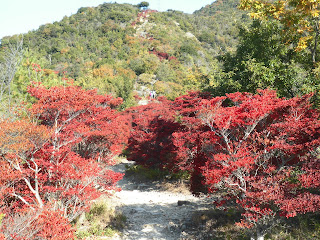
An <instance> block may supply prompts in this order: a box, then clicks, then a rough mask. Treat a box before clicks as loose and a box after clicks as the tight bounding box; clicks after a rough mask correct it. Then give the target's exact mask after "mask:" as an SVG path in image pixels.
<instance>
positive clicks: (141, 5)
mask: <svg viewBox="0 0 320 240" xmlns="http://www.w3.org/2000/svg"><path fill="white" fill-rule="evenodd" d="M138 7H139V8H143V9H146V8H148V7H149V3H148V2H141V3H139V4H138Z"/></svg>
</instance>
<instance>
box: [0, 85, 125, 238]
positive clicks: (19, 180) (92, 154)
mask: <svg viewBox="0 0 320 240" xmlns="http://www.w3.org/2000/svg"><path fill="white" fill-rule="evenodd" d="M29 92H30V94H31V95H32V96H34V97H36V98H37V99H38V101H37V102H36V103H34V104H33V105H32V107H31V109H30V117H31V119H34V120H35V121H34V123H33V122H30V121H28V120H19V121H9V120H3V121H1V122H0V166H1V167H0V183H1V186H0V197H1V198H0V213H4V214H6V215H5V219H4V221H6V220H7V219H9V218H10V216H14V217H17V216H19V215H21V214H22V215H23V212H27V210H30V209H32V210H34V211H35V212H39V211H40V212H42V209H44V208H45V206H50V209H48V212H46V213H45V216H44V215H41V214H40V215H39V216H37V217H36V219H33V218H34V216H33V215H32V214H31V215H30V214H24V217H27V216H29V217H30V219H27V220H26V221H33V220H34V221H42V220H41V219H44V220H43V221H44V223H45V222H46V221H48V222H47V223H49V222H50V221H58V222H59V221H60V220H61V221H62V222H61V224H64V220H63V219H65V218H66V219H68V221H72V220H73V219H75V218H76V217H77V216H79V214H81V213H82V212H83V211H85V210H86V209H87V208H88V207H89V205H90V202H91V201H92V200H94V199H96V198H98V197H99V196H100V195H101V192H100V191H98V190H97V187H98V186H99V187H100V189H101V188H103V189H104V190H117V188H116V187H115V185H116V183H117V181H119V180H120V179H121V178H122V174H121V173H115V172H113V171H110V170H108V169H107V168H106V163H107V164H109V163H111V160H112V157H113V156H114V155H115V154H118V153H119V152H120V151H121V150H122V148H123V147H124V145H125V144H126V142H127V138H128V134H129V125H128V119H127V117H126V116H125V115H123V114H120V113H118V112H117V110H115V109H114V108H115V107H116V106H117V105H118V104H119V103H120V102H121V100H119V99H113V98H112V97H111V96H108V95H98V94H97V93H96V91H93V90H89V91H86V90H83V89H81V88H79V87H75V86H68V87H52V88H50V89H46V88H44V87H42V86H41V85H37V86H31V87H30V88H29ZM48 203H50V204H49V205H48ZM58 210H61V213H63V217H60V215H61V214H60V212H59V213H58V212H57V211H58ZM22 215H21V216H22ZM21 216H20V217H19V218H18V219H20V218H21ZM41 216H42V217H41ZM45 217H47V218H45ZM49 217H50V218H51V217H52V219H51V220H49ZM47 223H46V224H47ZM39 224H40V223H37V225H39ZM40 225H41V224H40ZM44 226H45V227H44V229H43V230H41V231H42V233H41V234H43V235H44V236H47V237H48V239H57V238H56V237H54V235H53V229H50V228H48V224H47V225H44ZM63 229H64V228H63V227H61V229H60V230H61V231H65V230H63ZM66 229H67V228H66ZM66 231H67V230H66ZM39 234H40V233H39ZM49 235H50V236H51V237H50V236H49ZM61 239H62V238H61ZM63 239H68V237H66V238H63Z"/></svg>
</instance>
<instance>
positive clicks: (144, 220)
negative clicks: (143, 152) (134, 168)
mask: <svg viewBox="0 0 320 240" xmlns="http://www.w3.org/2000/svg"><path fill="white" fill-rule="evenodd" d="M127 164H128V165H130V164H133V163H132V162H129V161H126V160H124V161H123V162H122V163H120V164H118V165H116V166H113V170H114V171H117V172H123V173H125V170H126V167H125V165H127ZM118 186H119V187H121V188H122V191H121V192H118V193H116V194H115V196H114V199H113V202H114V204H115V206H116V209H117V210H119V211H121V212H122V213H123V214H124V215H125V216H126V217H127V223H126V225H127V227H126V228H125V229H124V230H123V234H122V236H121V237H120V239H122V240H124V239H126V240H127V239H129V240H152V239H155V240H162V239H165V240H177V239H184V235H185V234H186V233H185V232H184V230H185V229H186V228H187V227H188V221H190V218H191V215H192V213H193V211H195V210H201V209H203V207H205V205H204V203H203V199H199V198H196V197H194V196H193V195H192V194H190V193H174V192H169V191H164V190H161V188H160V187H159V186H158V185H156V184H155V183H147V182H143V183H141V182H140V183H139V182H136V181H135V178H134V176H124V178H123V179H122V180H121V181H120V182H119V183H118ZM183 201H184V202H183ZM178 202H179V204H178ZM181 204H182V205H181ZM179 205H181V206H179Z"/></svg>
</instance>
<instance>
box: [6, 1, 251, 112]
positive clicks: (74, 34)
mask: <svg viewBox="0 0 320 240" xmlns="http://www.w3.org/2000/svg"><path fill="white" fill-rule="evenodd" d="M221 5H222V6H223V7H221ZM230 17H231V18H232V21H230ZM247 22H248V18H247V17H246V15H245V14H244V12H242V11H240V10H238V9H237V4H236V2H235V1H234V0H228V1H224V2H223V4H221V2H214V3H213V4H211V5H208V6H206V7H205V8H202V9H200V10H199V11H196V12H195V13H194V14H185V13H183V12H180V11H174V10H168V11H166V12H157V11H153V10H150V9H147V10H146V9H144V10H143V9H140V8H139V7H138V6H135V5H130V4H117V3H104V4H102V5H99V6H98V7H85V8H80V9H79V10H78V12H77V13H76V14H74V15H72V16H69V17H64V18H63V19H62V20H61V21H59V22H54V23H52V24H46V25H43V26H41V27H40V28H39V29H37V30H35V31H31V32H29V33H27V34H25V35H24V36H23V48H24V51H25V53H24V58H23V66H22V67H20V68H19V69H18V72H17V74H16V80H15V81H14V82H15V83H16V85H18V86H14V89H15V90H14V92H15V96H16V97H19V96H20V97H21V96H23V95H24V94H25V85H27V84H28V82H29V80H30V79H31V78H32V80H35V79H34V77H32V76H30V74H27V72H30V70H31V69H32V66H33V65H32V64H39V65H40V66H41V67H42V69H45V74H43V75H42V76H41V79H40V80H41V81H43V82H45V83H46V84H47V85H54V84H58V83H57V80H54V79H55V77H54V76H52V74H55V73H56V74H58V75H60V76H64V77H65V78H68V79H70V78H72V79H74V82H75V83H76V84H77V85H80V86H82V87H84V88H86V89H91V88H98V90H99V92H100V93H111V94H113V95H114V96H119V97H122V98H123V99H124V100H125V103H126V105H127V106H129V105H132V104H133V101H134V100H133V96H134V95H137V96H139V97H144V96H145V95H147V94H148V91H150V90H152V89H154V90H155V91H156V92H157V94H158V95H165V96H167V97H168V98H170V99H173V98H175V97H177V96H179V95H180V94H182V93H185V92H187V91H188V90H197V89H205V88H207V87H208V86H212V85H214V84H215V77H214V75H215V72H216V69H217V68H218V65H219V63H218V61H217V60H216V57H217V56H218V55H220V54H224V53H226V52H229V51H235V49H236V46H237V43H238V32H239V30H238V29H239V28H238V26H239V25H241V24H243V23H247ZM15 39H17V36H13V37H6V38H4V39H2V43H1V45H0V46H1V47H0V56H1V55H3V52H4V50H5V49H6V48H7V47H8V45H9V44H10V43H12V42H14V41H15ZM37 80H38V79H37Z"/></svg>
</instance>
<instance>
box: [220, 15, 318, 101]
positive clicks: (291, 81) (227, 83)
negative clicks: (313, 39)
mask: <svg viewBox="0 0 320 240" xmlns="http://www.w3.org/2000/svg"><path fill="white" fill-rule="evenodd" d="M303 52H306V51H305V50H304V51H303ZM305 56H306V54H301V52H296V51H295V49H294V48H293V47H290V46H288V45H284V44H282V38H281V25H280V24H277V22H275V21H270V22H261V21H258V20H257V21H254V22H253V24H252V25H251V26H250V27H249V28H242V29H241V31H240V44H239V46H238V48H237V51H236V52H235V53H234V54H233V53H228V54H226V55H224V56H223V57H222V59H223V62H224V70H225V72H227V73H229V74H228V75H227V77H225V78H224V79H223V82H222V83H221V84H220V85H219V87H220V92H223V91H225V92H234V91H249V92H255V90H256V89H257V88H262V89H264V88H268V87H269V88H272V89H277V90H278V94H280V95H281V96H285V97H294V96H296V95H299V94H303V93H306V92H310V91H313V90H315V89H316V88H318V87H319V81H318V80H317V78H315V76H314V74H313V73H312V71H311V69H310V65H308V64H305V62H306V61H307V60H306V57H305ZM221 88H223V89H221Z"/></svg>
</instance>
